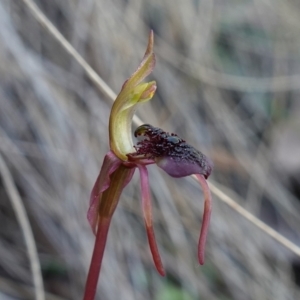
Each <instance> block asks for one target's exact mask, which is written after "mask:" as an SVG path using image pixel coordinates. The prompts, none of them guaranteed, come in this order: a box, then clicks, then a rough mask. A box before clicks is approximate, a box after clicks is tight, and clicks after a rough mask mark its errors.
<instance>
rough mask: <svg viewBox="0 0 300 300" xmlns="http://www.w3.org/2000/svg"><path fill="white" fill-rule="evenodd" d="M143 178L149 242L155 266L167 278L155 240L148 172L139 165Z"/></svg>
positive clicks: (143, 198) (143, 204)
mask: <svg viewBox="0 0 300 300" xmlns="http://www.w3.org/2000/svg"><path fill="white" fill-rule="evenodd" d="M138 168H139V171H140V177H141V192H142V208H143V214H144V220H145V226H146V231H147V237H148V242H149V246H150V250H151V254H152V257H153V261H154V265H155V267H156V269H157V271H158V273H159V274H160V275H161V276H165V270H164V267H163V264H162V261H161V257H160V255H159V251H158V247H157V244H156V240H155V235H154V229H153V221H152V207H151V197H150V190H149V181H148V171H147V168H146V167H145V166H143V165H138Z"/></svg>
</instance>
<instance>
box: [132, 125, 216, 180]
mask: <svg viewBox="0 0 300 300" xmlns="http://www.w3.org/2000/svg"><path fill="white" fill-rule="evenodd" d="M134 135H135V137H142V138H143V139H142V140H141V141H140V142H138V143H137V145H136V146H134V148H135V149H136V152H135V153H131V154H129V155H128V156H129V159H130V157H132V158H134V157H140V156H142V157H144V158H149V159H154V160H155V162H156V164H157V165H158V166H159V167H160V168H162V169H163V170H164V171H166V172H167V173H168V174H169V175H171V176H173V177H183V176H188V175H191V174H202V175H203V176H204V177H205V178H206V179H207V177H208V176H209V175H210V173H211V171H212V166H213V164H212V161H211V160H210V159H209V158H208V157H206V156H205V155H204V154H203V153H201V152H200V151H198V150H196V149H195V148H194V147H193V146H191V145H189V144H188V143H186V141H185V140H183V139H182V138H180V137H179V136H178V135H177V134H175V133H168V132H165V131H163V130H162V129H160V128H157V127H153V126H152V125H149V124H144V125H141V126H139V127H138V128H137V129H136V130H135V132H134Z"/></svg>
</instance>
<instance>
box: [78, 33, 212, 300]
mask: <svg viewBox="0 0 300 300" xmlns="http://www.w3.org/2000/svg"><path fill="white" fill-rule="evenodd" d="M154 66H155V55H154V53H153V32H152V31H151V33H150V36H149V41H148V46H147V49H146V52H145V55H144V58H143V60H142V62H141V64H140V66H139V67H138V69H137V70H136V71H135V72H134V73H133V74H132V76H131V77H130V78H129V79H127V80H126V81H125V83H124V84H123V86H122V89H121V91H120V93H119V95H118V96H117V98H116V100H115V102H114V104H113V106H112V109H111V114H110V119H109V143H110V151H109V152H108V153H107V154H106V156H105V157H104V160H103V164H102V167H101V170H100V173H99V175H98V178H97V180H96V182H95V184H94V187H93V189H92V192H91V197H90V207H89V210H88V214H87V217H88V221H89V223H90V225H91V227H92V230H93V232H94V234H95V235H96V241H95V246H94V251H93V256H92V260H91V265H90V269H89V273H88V278H87V283H86V288H85V295H84V300H90V299H94V297H95V293H96V287H97V282H98V277H99V273H100V268H101V263H102V258H103V254H104V249H105V244H106V240H107V234H108V230H109V226H110V222H111V219H112V216H113V213H114V211H115V209H116V206H117V204H118V202H119V198H120V196H121V193H122V191H123V189H124V188H125V186H126V185H127V184H128V183H129V182H130V180H131V178H132V176H133V174H134V172H135V170H136V169H138V170H139V174H140V185H141V196H142V197H141V198H142V210H143V217H144V222H145V227H146V232H147V237H148V242H149V246H150V251H151V254H152V257H153V261H154V265H155V267H156V269H157V271H158V273H159V274H160V275H162V276H164V275H165V270H164V267H163V264H162V261H161V257H160V255H159V251H158V247H157V243H156V240H155V235H154V230H153V220H152V208H151V197H150V188H149V181H148V171H147V165H150V164H156V165H157V166H158V167H160V168H161V169H163V170H164V171H165V172H166V173H168V174H169V175H170V176H172V177H184V176H189V175H192V174H195V175H196V177H197V179H198V181H199V183H200V184H201V186H202V189H203V193H204V199H205V201H204V212H203V222H202V227H201V232H200V238H199V244H198V259H199V263H200V264H203V263H204V250H205V243H206V237H207V232H208V226H209V220H210V215H211V194H210V191H209V188H208V185H207V182H206V179H207V178H208V176H209V175H210V173H211V171H212V162H211V161H210V159H209V158H207V157H206V156H205V155H204V154H202V153H201V152H199V151H198V150H196V149H195V148H194V147H192V146H191V145H189V144H187V143H186V142H185V141H184V140H183V139H181V138H180V137H178V136H177V135H176V134H173V133H171V134H170V133H167V132H164V131H163V130H162V129H160V128H157V127H153V126H152V125H149V124H144V125H141V126H139V127H138V128H137V129H136V130H135V132H134V134H135V136H136V137H139V138H140V141H139V142H138V143H137V145H134V144H133V141H132V137H131V125H132V117H133V115H134V113H135V111H136V109H137V107H138V105H139V104H142V103H144V102H147V101H148V100H150V99H151V98H152V97H153V95H154V93H155V90H156V82H155V81H151V82H146V83H142V81H143V80H144V79H145V77H147V76H148V75H149V74H150V73H151V72H152V70H153V68H154Z"/></svg>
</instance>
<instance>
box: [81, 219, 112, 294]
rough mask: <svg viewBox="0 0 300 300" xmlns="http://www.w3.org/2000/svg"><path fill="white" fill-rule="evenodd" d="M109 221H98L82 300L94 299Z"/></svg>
mask: <svg viewBox="0 0 300 300" xmlns="http://www.w3.org/2000/svg"><path fill="white" fill-rule="evenodd" d="M110 220H111V218H110V219H108V218H100V219H99V224H98V230H97V235H96V240H95V245H94V251H93V256H92V260H91V264H90V269H89V273H88V277H87V280H86V285H85V291H84V297H83V300H94V298H95V295H96V291H97V283H98V279H99V274H100V269H101V263H102V259H103V254H104V249H105V244H106V239H107V234H108V230H109V225H110Z"/></svg>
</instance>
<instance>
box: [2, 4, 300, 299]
mask: <svg viewBox="0 0 300 300" xmlns="http://www.w3.org/2000/svg"><path fill="white" fill-rule="evenodd" d="M35 2H36V4H37V5H38V6H39V7H40V8H41V9H42V11H43V12H44V13H45V15H46V16H47V17H48V18H49V19H50V20H51V21H52V22H53V23H54V25H55V26H56V27H57V28H58V29H59V31H60V32H61V33H62V34H63V35H64V36H65V37H66V38H67V40H69V41H70V42H71V44H72V45H73V46H74V48H75V49H76V50H77V51H78V52H79V53H80V54H81V55H82V56H83V57H84V58H85V59H86V60H87V62H88V63H89V64H90V65H91V66H92V67H93V68H94V69H95V70H96V71H97V72H98V73H99V75H100V76H101V77H102V78H103V79H104V80H105V81H106V82H107V83H108V84H109V85H110V86H111V87H112V88H113V90H114V91H116V92H118V91H119V90H120V88H121V85H122V83H123V82H124V80H125V79H126V78H127V77H128V76H129V75H130V74H131V73H132V72H133V71H134V69H135V68H136V66H137V64H138V63H139V62H140V59H141V57H142V55H143V53H144V49H145V46H146V42H147V38H148V34H149V30H150V28H152V29H153V30H154V32H155V52H156V54H157V65H156V68H155V70H154V72H153V75H152V77H153V78H154V79H155V80H156V81H157V84H158V90H157V93H156V96H155V97H154V99H153V100H151V101H150V102H149V103H148V104H146V105H145V106H143V107H142V108H141V109H140V110H139V111H138V115H139V116H140V117H141V118H142V120H144V121H145V123H150V124H152V125H154V126H158V127H162V128H164V129H165V130H167V131H171V132H176V133H177V134H178V135H180V136H182V137H183V138H185V139H186V140H187V141H188V142H190V143H191V144H193V145H194V146H196V148H198V149H200V150H201V151H203V152H204V153H206V154H207V155H208V156H210V157H211V158H212V159H213V161H214V164H215V169H214V172H213V174H212V176H211V179H212V180H214V181H216V182H218V183H219V184H220V185H221V186H222V189H223V190H224V192H226V193H228V194H229V195H230V196H232V197H233V198H234V199H235V200H236V201H237V202H239V203H240V204H241V205H242V206H244V207H245V208H247V210H249V211H250V212H252V213H253V214H254V215H256V216H258V217H259V218H261V219H262V220H263V221H264V222H266V223H267V224H269V225H270V226H272V227H273V228H274V229H275V230H277V231H278V232H279V233H281V234H282V235H284V236H286V237H287V238H289V239H290V240H291V241H293V242H294V243H295V244H298V245H299V244H300V239H299V228H300V203H299V199H300V188H299V187H300V180H299V178H300V100H299V96H300V93H299V91H300V37H299V31H300V18H299V15H300V5H299V1H298V0H274V1H268V0H264V1H256V0H253V1H246V0H244V1H236V0H218V1H213V0H201V1H200V0H194V1H192V0H189V1H162V0H159V1H158V0H154V1H145V0H144V1H138V0H127V1H125V0H114V1H110V0H84V1H83V0H63V1H60V0H54V1H46V0H36V1H35ZM0 37H1V38H0V62H1V63H0V153H1V155H2V156H3V158H4V159H5V161H6V163H7V165H8V167H9V169H10V172H11V173H12V175H13V178H14V182H15V185H16V187H17V189H18V191H19V193H20V195H21V197H22V201H23V202H24V204H25V206H26V210H27V213H28V215H29V219H30V223H31V226H32V229H33V232H34V237H35V241H36V243H37V247H38V253H39V258H40V262H41V267H42V272H43V278H44V285H45V291H46V293H47V299H80V298H81V295H82V293H83V288H84V284H85V277H86V274H87V269H88V265H89V260H90V258H91V253H92V249H93V243H94V237H93V235H92V233H91V230H90V228H89V225H88V222H87V220H86V211H87V208H88V199H89V193H90V190H91V187H92V184H93V182H94V180H95V178H96V176H97V173H98V171H99V168H100V165H101V163H102V159H103V156H104V154H105V153H106V152H107V151H108V131H107V124H108V116H109V111H110V107H111V104H112V103H111V101H110V100H109V99H107V97H105V96H104V95H103V94H102V93H101V92H100V91H99V90H98V89H97V87H96V86H95V85H94V84H93V83H92V82H91V81H90V80H89V79H88V77H87V76H86V74H85V73H84V71H83V69H82V68H81V67H80V66H79V65H78V64H77V63H76V62H75V61H74V59H72V57H70V55H69V54H68V53H67V52H66V51H65V50H64V49H63V47H62V46H61V45H60V44H59V43H58V42H57V41H56V40H55V39H54V38H53V36H52V35H51V34H50V33H49V32H48V31H47V30H46V29H45V28H43V27H42V26H41V25H40V24H39V23H38V22H37V21H36V20H35V18H34V17H33V15H32V14H31V12H30V11H29V10H28V8H27V7H26V6H25V4H24V2H23V1H21V0H18V1H11V0H1V1H0ZM150 181H151V187H152V197H153V203H154V218H155V227H156V235H157V239H158V243H159V248H160V252H161V255H162V258H163V261H164V265H165V267H166V271H167V277H166V278H160V277H159V275H158V274H157V273H156V271H155V269H154V267H153V265H152V261H151V257H150V254H149V250H148V245H147V243H146V236H145V232H144V227H143V220H142V216H141V211H140V196H139V184H138V178H137V177H136V178H135V177H134V180H133V181H132V182H131V183H130V185H129V186H128V187H127V188H126V190H125V193H124V194H123V195H122V199H121V201H120V205H119V206H118V208H117V211H116V213H115V216H114V218H113V222H112V226H111V229H110V232H109V238H108V244H107V248H106V252H105V257H104V264H103V266H102V271H101V276H100V282H99V299H101V300H115V299H122V300H123V299H124V300H126V299H128V300H132V299H156V300H168V299H172V300H179V299H182V300H190V299H211V300H214V299H220V300H221V299H222V300H225V299H226V300H229V299H234V300H241V299H242V300H248V299H249V300H252V299H253V300H254V299H255V300H263V299H284V300H292V299H300V292H299V285H300V258H299V257H296V256H295V255H294V254H292V253H291V252H290V251H289V250H287V249H286V248H285V247H283V246H282V245H279V244H278V243H277V242H275V241H274V240H273V239H272V238H270V237H269V236H267V235H266V234H265V233H262V232H261V231H260V230H259V229H257V228H256V227H255V226H254V225H252V224H250V223H249V222H248V221H247V220H245V219H244V218H243V217H242V216H240V215H238V214H237V212H235V211H233V210H232V209H231V208H229V207H227V206H226V204H224V203H222V202H221V201H219V200H218V199H217V198H216V197H214V204H213V215H212V220H211V228H210V232H209V237H208V246H207V255H206V264H205V265H204V266H203V267H201V266H199V265H198V263H197V255H196V248H197V239H198V234H199V228H200V222H201V216H202V200H203V199H202V194H201V193H200V192H199V187H198V186H197V185H196V184H195V182H193V181H192V180H190V179H189V178H186V179H178V180H174V179H170V178H169V177H168V176H165V174H163V173H162V172H161V171H159V170H158V169H157V168H155V167H154V168H150ZM2 183H3V181H2V179H0V224H1V225H0V298H1V299H33V295H34V294H33V289H32V275H31V271H30V268H29V262H28V257H27V251H26V248H25V243H24V239H23V236H22V233H21V229H20V227H19V224H18V222H17V220H16V217H15V214H14V211H13V209H12V205H11V201H10V198H9V197H8V194H7V193H6V191H5V189H4V187H3V184H2Z"/></svg>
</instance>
